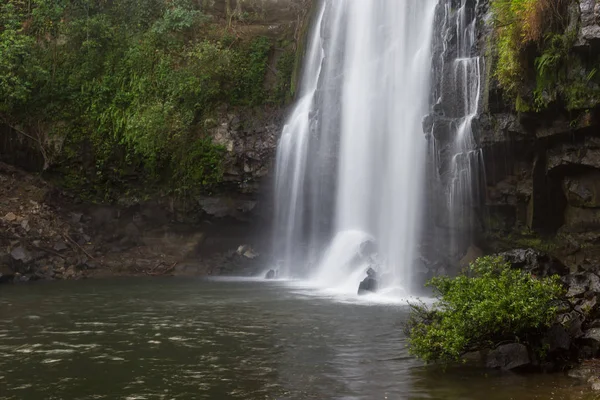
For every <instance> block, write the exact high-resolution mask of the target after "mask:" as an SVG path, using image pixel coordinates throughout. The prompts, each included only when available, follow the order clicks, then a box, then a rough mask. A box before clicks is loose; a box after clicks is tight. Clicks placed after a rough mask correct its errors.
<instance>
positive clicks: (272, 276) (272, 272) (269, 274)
mask: <svg viewBox="0 0 600 400" xmlns="http://www.w3.org/2000/svg"><path fill="white" fill-rule="evenodd" d="M276 275H277V273H276V272H275V270H274V269H270V270H269V272H267V274H266V275H265V279H275V276H276Z"/></svg>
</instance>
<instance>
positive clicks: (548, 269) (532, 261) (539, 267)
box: [499, 249, 569, 277]
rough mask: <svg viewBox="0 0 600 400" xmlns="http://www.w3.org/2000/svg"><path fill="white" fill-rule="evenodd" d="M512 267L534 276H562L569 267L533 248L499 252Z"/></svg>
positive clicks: (566, 272) (567, 271)
mask: <svg viewBox="0 0 600 400" xmlns="http://www.w3.org/2000/svg"><path fill="white" fill-rule="evenodd" d="M499 255H500V256H501V257H503V258H504V259H505V260H506V261H507V262H509V263H510V264H511V266H512V267H513V268H516V269H520V270H523V271H527V272H529V273H530V274H532V275H534V276H539V277H547V276H552V275H559V276H564V275H567V274H568V273H569V269H568V268H567V267H566V266H565V265H564V264H563V263H562V262H560V261H559V260H558V259H556V258H555V257H552V256H550V255H548V254H544V253H542V252H539V251H536V250H533V249H514V250H510V251H507V252H504V253H500V254H499Z"/></svg>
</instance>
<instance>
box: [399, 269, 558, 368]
mask: <svg viewBox="0 0 600 400" xmlns="http://www.w3.org/2000/svg"><path fill="white" fill-rule="evenodd" d="M428 285H429V286H431V287H433V288H434V290H435V291H436V294H437V297H438V301H437V303H436V304H435V305H434V306H433V307H432V308H428V307H427V306H425V305H423V304H421V305H411V315H410V317H409V320H408V321H407V323H406V325H405V333H406V334H407V336H408V338H409V350H410V352H411V354H413V355H416V356H417V357H419V358H421V359H423V360H425V361H427V362H432V361H442V362H450V361H458V360H460V358H461V356H462V355H463V354H464V353H466V352H468V351H474V350H480V349H484V348H490V347H494V346H495V345H497V344H498V343H500V342H503V341H511V342H514V341H517V342H526V341H527V338H528V337H530V335H535V334H537V333H540V332H541V331H542V330H543V329H546V328H547V327H549V326H550V324H551V323H552V321H553V320H554V319H555V318H556V315H557V306H558V300H559V298H560V296H561V295H562V294H563V288H562V285H561V284H560V282H559V277H558V276H553V277H548V278H538V277H535V276H532V275H531V274H529V273H526V272H523V271H521V270H516V269H511V266H510V264H508V263H506V262H504V261H503V259H502V258H501V257H482V258H479V259H478V260H476V261H475V262H474V263H473V264H471V266H470V267H469V268H468V269H467V270H466V271H465V272H464V273H463V274H461V275H459V276H457V277H455V278H449V277H436V278H433V279H432V280H431V281H430V282H429V283H428Z"/></svg>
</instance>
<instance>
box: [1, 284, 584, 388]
mask: <svg viewBox="0 0 600 400" xmlns="http://www.w3.org/2000/svg"><path fill="white" fill-rule="evenodd" d="M407 312H408V309H407V306H406V304H405V303H404V302H386V301H369V300H367V301H363V300H359V299H357V298H352V297H351V296H347V297H340V298H338V297H336V296H335V295H332V294H330V293H327V292H320V291H318V290H316V289H311V288H308V287H302V286H298V285H291V284H289V283H286V282H263V281H236V280H220V281H210V280H202V279H198V280H189V279H167V278H165V279H162V278H161V279H140V278H136V279H121V280H89V281H79V282H46V283H35V284H30V285H15V286H10V285H6V286H0V399H28V400H33V399H217V400H220V399H250V400H253V399H369V400H370V399H440V400H442V399H443V400H459V399H460V400H471V399H473V400H475V399H486V400H510V399H514V400H525V399H527V400H529V399H544V400H547V399H590V398H593V397H590V394H589V393H588V392H587V386H586V385H584V384H581V383H580V382H578V381H574V380H570V379H568V378H566V377H565V376H564V375H562V374H554V375H525V376H522V375H516V374H512V373H499V372H490V371H478V370H467V369H460V370H456V369H448V370H446V371H444V370H441V369H439V368H435V367H431V366H424V365H422V364H421V363H419V362H418V361H416V360H415V359H413V358H412V357H410V356H409V355H408V352H407V349H406V347H405V346H406V341H405V338H404V337H403V334H402V322H403V320H404V319H405V318H406V315H407Z"/></svg>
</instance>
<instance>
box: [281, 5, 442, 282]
mask: <svg viewBox="0 0 600 400" xmlns="http://www.w3.org/2000/svg"><path fill="white" fill-rule="evenodd" d="M436 3H437V0H372V1H365V0H323V1H322V2H321V4H320V10H319V12H318V17H317V18H316V20H315V21H314V26H313V27H312V31H311V35H310V38H309V44H308V48H307V53H306V57H305V65H304V73H303V77H302V82H301V87H302V89H301V92H300V96H299V99H298V101H297V104H296V105H295V108H294V109H293V111H292V113H291V115H290V117H289V119H288V121H287V124H286V125H285V127H284V129H283V133H282V137H281V140H280V143H279V147H278V153H277V165H276V171H277V172H276V199H275V201H276V210H275V229H274V239H273V242H274V245H275V255H276V257H277V259H278V262H279V264H280V269H281V271H282V273H283V274H284V275H286V276H288V277H302V276H310V277H312V278H313V279H314V280H316V281H317V282H318V283H319V284H321V285H323V286H326V287H342V288H347V290H349V291H356V288H357V286H358V282H359V280H360V279H362V277H363V276H364V271H365V269H366V267H367V265H366V264H365V263H362V262H356V254H357V253H360V252H361V246H362V245H363V244H364V243H365V242H368V241H372V242H374V243H375V247H376V248H377V253H378V255H377V259H378V262H377V267H378V274H379V276H380V280H382V281H383V282H381V283H384V284H386V285H387V286H391V287H402V288H403V289H404V290H405V291H410V289H411V284H412V273H413V271H412V270H413V265H414V260H415V258H416V251H417V245H418V242H419V225H420V218H421V215H422V211H423V210H422V200H423V199H422V191H423V190H422V189H423V172H424V164H425V154H426V140H425V136H424V135H423V131H422V119H423V117H424V116H425V115H426V114H427V112H428V107H429V104H428V99H429V80H430V79H429V78H430V75H431V51H430V45H431V39H432V31H433V17H434V12H435V6H436Z"/></svg>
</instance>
